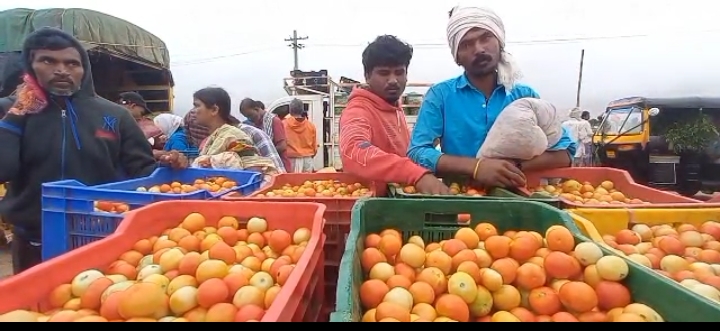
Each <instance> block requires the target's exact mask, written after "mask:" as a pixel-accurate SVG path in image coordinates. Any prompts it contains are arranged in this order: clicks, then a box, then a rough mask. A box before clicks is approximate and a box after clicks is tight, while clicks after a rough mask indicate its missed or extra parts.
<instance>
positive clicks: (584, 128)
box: [562, 108, 593, 167]
mask: <svg viewBox="0 0 720 331" xmlns="http://www.w3.org/2000/svg"><path fill="white" fill-rule="evenodd" d="M581 116H582V110H580V108H573V109H572V110H570V118H568V119H567V120H565V121H564V122H563V124H562V126H563V129H564V130H565V131H566V132H567V133H568V136H569V137H570V138H571V139H572V141H573V142H575V144H576V146H577V147H576V149H575V153H574V154H573V165H574V166H576V167H582V166H585V165H586V164H585V161H586V160H587V155H586V154H587V153H588V151H587V150H586V147H587V144H589V143H591V142H592V136H593V132H592V127H591V126H590V122H588V121H585V120H583V119H582V117H581Z"/></svg>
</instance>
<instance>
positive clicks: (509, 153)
mask: <svg viewBox="0 0 720 331" xmlns="http://www.w3.org/2000/svg"><path fill="white" fill-rule="evenodd" d="M560 138H562V121H561V118H560V116H559V115H558V113H557V109H556V108H555V106H554V105H553V104H551V103H549V102H547V101H545V100H540V99H534V98H523V99H519V100H516V101H514V102H512V103H511V104H509V105H508V106H507V107H505V109H504V110H503V111H502V112H501V113H500V115H498V117H497V119H496V120H495V123H494V124H493V126H492V127H491V128H490V131H489V132H488V135H487V138H486V139H485V142H484V143H483V144H482V146H481V147H480V150H479V151H478V153H477V157H483V158H492V159H512V160H521V161H527V160H530V159H532V158H534V157H536V156H538V155H540V154H542V153H544V152H545V151H546V150H547V149H548V148H550V147H552V146H554V145H555V144H557V143H558V141H560Z"/></svg>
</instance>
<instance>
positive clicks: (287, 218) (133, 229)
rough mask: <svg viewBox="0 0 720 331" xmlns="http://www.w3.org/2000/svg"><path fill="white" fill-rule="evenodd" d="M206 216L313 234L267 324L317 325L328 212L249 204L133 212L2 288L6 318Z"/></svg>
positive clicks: (180, 204) (43, 305)
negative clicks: (193, 217)
mask: <svg viewBox="0 0 720 331" xmlns="http://www.w3.org/2000/svg"><path fill="white" fill-rule="evenodd" d="M193 212H199V213H202V214H203V215H204V216H205V217H206V219H207V220H208V222H213V221H215V222H216V221H218V220H219V219H220V218H221V217H223V216H235V217H236V218H238V220H240V221H241V224H244V223H245V222H247V220H248V219H250V218H251V217H263V218H265V219H266V220H267V222H268V228H269V229H282V230H286V231H295V230H297V229H298V228H301V227H305V228H308V229H311V238H310V241H309V242H308V245H307V247H306V248H305V252H304V253H303V255H302V257H301V258H300V261H298V263H297V265H296V267H295V271H293V273H292V274H291V275H290V278H289V279H288V281H287V283H286V284H285V286H283V287H282V290H281V291H280V293H279V294H278V296H277V298H276V299H275V303H273V305H272V306H271V307H270V309H268V310H267V312H266V314H265V317H263V320H262V322H291V321H292V322H303V321H304V322H315V321H318V320H319V319H320V314H321V309H322V304H323V298H324V288H323V286H321V285H322V284H323V282H324V278H323V276H324V273H323V266H322V263H320V262H321V261H322V258H323V251H322V247H323V245H324V242H325V236H324V235H323V213H324V212H325V206H323V205H322V204H317V203H276V202H271V203H260V202H249V201H238V202H222V201H189V200H188V201H163V202H157V203H154V204H151V205H148V206H146V207H143V208H140V209H137V210H135V211H131V212H128V213H127V214H126V216H125V219H124V220H123V222H122V223H120V226H119V227H118V229H117V231H115V233H114V234H112V235H110V236H109V237H107V238H105V239H102V240H99V241H96V242H93V243H91V244H89V245H87V246H83V247H81V248H78V249H76V250H73V251H71V252H69V253H67V254H64V255H61V256H58V257H57V258H54V259H52V260H49V261H47V262H45V263H43V264H40V265H38V266H36V267H34V268H32V269H29V270H27V271H25V272H23V273H22V274H19V275H17V276H13V277H11V278H8V279H6V280H3V281H2V282H0V293H2V296H1V297H0V314H2V313H7V312H10V311H13V310H17V309H32V310H40V311H45V310H47V309H48V303H47V302H46V298H47V297H48V295H49V294H50V293H51V292H52V290H53V289H54V288H55V287H57V286H59V285H61V284H67V283H70V282H71V281H72V279H73V277H75V275H77V274H79V273H81V272H83V271H85V270H88V269H100V270H104V269H106V268H107V267H108V266H109V265H110V264H111V263H112V262H114V261H115V260H117V258H118V256H120V255H121V254H122V253H124V252H126V251H127V250H129V249H131V248H132V247H133V245H134V244H135V243H136V242H137V241H138V240H141V239H146V238H149V237H152V236H156V235H158V234H160V233H162V232H163V231H164V230H165V229H167V228H171V227H175V226H177V225H178V224H180V222H181V221H182V220H183V219H184V218H185V216H187V215H188V214H190V213H193Z"/></svg>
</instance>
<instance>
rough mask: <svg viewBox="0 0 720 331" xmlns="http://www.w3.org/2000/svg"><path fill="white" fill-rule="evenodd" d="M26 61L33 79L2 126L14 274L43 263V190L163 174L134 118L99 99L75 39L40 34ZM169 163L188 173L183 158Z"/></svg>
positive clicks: (4, 207)
mask: <svg viewBox="0 0 720 331" xmlns="http://www.w3.org/2000/svg"><path fill="white" fill-rule="evenodd" d="M22 60H23V62H24V71H25V73H26V74H27V75H28V76H27V77H26V79H25V83H24V85H22V86H20V87H19V88H18V91H17V93H16V97H17V99H16V101H15V103H14V104H13V106H12V107H10V109H9V110H8V112H7V114H6V115H5V116H4V117H3V119H2V120H0V141H2V144H0V183H2V182H11V184H12V185H11V186H10V189H9V190H8V192H7V195H6V196H5V198H4V199H3V200H2V201H0V212H1V213H2V216H3V219H5V220H6V221H8V223H10V224H12V225H13V228H14V229H13V230H14V235H15V236H14V239H13V242H12V255H13V269H14V272H15V273H19V272H21V271H23V270H25V269H28V268H30V267H32V266H34V265H36V264H38V263H39V262H40V261H41V249H40V246H41V243H42V239H43V233H42V229H41V222H40V219H41V205H40V200H41V185H42V183H47V182H52V181H57V180H62V179H76V180H78V181H80V182H82V183H84V184H86V185H97V184H103V183H108V182H113V181H118V180H121V179H123V178H121V177H120V176H119V174H120V173H124V174H125V175H126V176H128V177H131V178H132V177H140V176H147V175H149V174H151V173H152V172H153V171H154V170H155V168H156V167H157V164H156V162H155V159H154V158H153V155H152V151H151V150H150V145H149V144H148V143H147V140H146V139H145V136H144V135H143V133H142V131H141V130H140V128H139V127H138V126H137V124H136V123H135V120H134V119H133V118H132V116H131V115H130V113H128V112H127V110H125V109H124V108H123V107H122V106H119V105H117V104H115V103H113V102H110V101H108V100H105V99H103V98H101V97H99V96H97V95H96V94H95V90H94V87H93V81H92V72H91V71H90V70H91V69H90V62H89V59H88V55H87V52H86V51H85V50H84V49H83V47H82V45H81V44H80V43H79V42H78V41H77V40H76V39H75V38H74V37H73V36H71V35H69V34H67V33H65V32H63V31H61V30H58V29H54V28H41V29H39V30H37V31H35V32H34V33H32V34H31V35H29V36H28V37H27V38H26V39H25V42H24V45H23V51H22ZM33 101H35V102H33ZM38 105H39V106H38ZM164 161H166V162H168V163H170V164H171V165H172V166H173V167H184V166H187V160H186V159H185V158H184V157H182V156H181V155H169V156H166V157H165V160H164ZM52 235H54V234H51V233H47V234H45V236H46V237H47V236H52Z"/></svg>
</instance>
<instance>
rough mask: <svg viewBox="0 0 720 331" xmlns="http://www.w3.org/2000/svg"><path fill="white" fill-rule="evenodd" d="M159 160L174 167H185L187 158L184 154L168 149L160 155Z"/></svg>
mask: <svg viewBox="0 0 720 331" xmlns="http://www.w3.org/2000/svg"><path fill="white" fill-rule="evenodd" d="M159 161H160V162H162V163H166V164H169V165H170V166H171V167H172V168H174V169H185V168H187V167H188V159H187V157H186V156H185V155H183V154H180V153H178V151H170V152H168V153H166V154H165V155H162V156H160V159H159Z"/></svg>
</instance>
